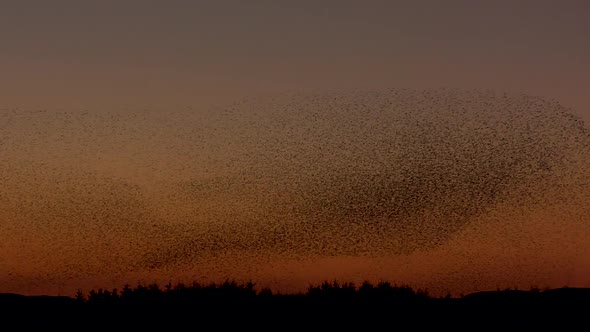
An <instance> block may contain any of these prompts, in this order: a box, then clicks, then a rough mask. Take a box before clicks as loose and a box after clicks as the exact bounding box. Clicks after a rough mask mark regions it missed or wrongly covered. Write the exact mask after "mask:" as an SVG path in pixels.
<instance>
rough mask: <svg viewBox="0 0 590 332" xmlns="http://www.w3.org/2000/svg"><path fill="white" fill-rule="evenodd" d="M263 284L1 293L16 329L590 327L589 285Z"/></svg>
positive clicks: (4, 318) (0, 305)
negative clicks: (448, 290)
mask: <svg viewBox="0 0 590 332" xmlns="http://www.w3.org/2000/svg"><path fill="white" fill-rule="evenodd" d="M254 286H255V285H254V284H253V283H245V284H238V283H236V282H232V281H226V282H224V283H221V284H210V285H201V284H198V283H194V284H191V285H185V284H177V285H174V286H173V285H171V284H168V285H166V286H164V287H162V288H161V287H160V286H158V285H156V284H152V285H147V286H144V285H138V286H136V287H134V288H132V287H129V286H125V287H124V288H123V289H122V290H111V291H109V290H102V289H99V290H92V291H90V292H89V293H88V294H83V293H82V292H79V293H78V294H77V295H76V296H75V297H51V296H28V297H27V296H22V295H17V294H0V308H1V309H2V311H1V315H2V321H3V322H4V323H3V324H5V326H8V327H10V328H9V329H7V330H31V329H34V330H46V329H49V328H52V329H55V328H57V329H60V330H64V329H68V330H69V329H75V330H108V331H110V330H133V331H135V330H150V331H151V330H153V329H161V330H183V331H199V330H218V329H225V328H233V329H239V330H246V329H250V328H254V329H257V330H267V329H272V330H316V329H327V330H330V331H332V330H346V331H348V330H355V329H356V330H361V331H362V330H380V331H385V330H387V331H397V330H400V331H405V330H444V331H446V330H469V331H481V330H494V331H527V330H543V331H545V330H556V331H563V330H579V331H586V330H588V328H589V326H590V320H589V319H588V318H589V317H588V314H589V313H590V310H589V309H590V289H586V288H560V289H551V290H544V291H541V290H537V289H532V290H530V291H522V290H498V291H491V292H479V293H473V294H469V295H466V296H463V297H460V298H453V297H450V296H447V297H443V298H436V297H432V296H430V295H429V294H428V293H427V292H426V291H423V290H414V289H412V288H411V287H408V286H397V285H392V284H390V283H387V282H382V283H379V284H377V285H373V284H370V283H368V282H365V283H363V284H361V285H360V286H355V285H354V284H350V283H343V284H341V283H338V282H324V283H322V284H321V285H317V286H310V287H309V289H308V291H307V292H306V293H305V294H273V293H272V291H270V290H268V289H263V290H260V291H257V290H255V288H254ZM13 324H14V325H13ZM0 330H2V329H1V328H0Z"/></svg>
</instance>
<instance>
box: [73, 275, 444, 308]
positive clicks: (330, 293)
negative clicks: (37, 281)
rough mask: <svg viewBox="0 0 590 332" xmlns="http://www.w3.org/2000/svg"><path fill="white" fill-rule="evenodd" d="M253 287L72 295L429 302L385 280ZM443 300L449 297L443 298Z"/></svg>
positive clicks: (134, 299) (153, 300)
mask: <svg viewBox="0 0 590 332" xmlns="http://www.w3.org/2000/svg"><path fill="white" fill-rule="evenodd" d="M255 286H256V284H255V283H253V282H251V281H248V282H243V283H239V282H237V281H235V280H226V281H224V282H222V283H214V282H213V283H209V284H202V283H199V282H193V283H191V284H185V283H182V282H179V283H176V284H174V285H173V284H172V283H168V284H166V285H164V286H163V287H162V286H160V285H158V284H157V283H152V284H147V285H143V284H138V285H136V286H135V287H131V286H130V285H125V286H123V288H122V289H120V290H119V289H116V288H115V289H112V290H107V289H96V290H94V289H93V290H91V291H90V292H88V293H87V294H85V293H84V292H82V290H79V291H78V292H77V294H76V295H75V300H76V301H77V302H78V303H82V304H88V305H116V304H124V305H131V304H134V305H155V304H160V303H162V304H166V305H170V304H175V303H180V304H183V305H185V304H191V303H194V304H196V303H199V302H206V303H212V302H221V303H225V304H228V303H234V302H239V303H243V302H248V301H249V302H254V301H258V302H260V301H265V300H266V301H268V300H271V299H277V298H281V299H287V298H288V299H302V298H305V299H310V300H314V301H322V300H335V301H339V302H340V301H345V302H350V301H359V300H360V301H363V300H365V301H379V302H392V303H393V302H400V303H405V304H410V303H423V302H426V301H428V300H431V299H433V297H431V296H430V295H429V293H428V291H427V290H423V289H418V290H414V289H413V288H412V287H410V286H408V285H397V284H392V283H390V282H387V281H383V282H379V283H377V284H373V283H371V282H369V281H365V282H363V283H362V284H360V285H359V286H357V285H355V283H351V282H344V283H341V282H339V281H324V282H322V283H320V284H317V285H310V286H309V287H308V289H307V291H306V292H305V293H297V294H281V293H273V291H272V290H271V289H269V288H262V289H261V290H257V289H256V288H255ZM445 298H447V299H448V298H450V295H449V296H446V297H445Z"/></svg>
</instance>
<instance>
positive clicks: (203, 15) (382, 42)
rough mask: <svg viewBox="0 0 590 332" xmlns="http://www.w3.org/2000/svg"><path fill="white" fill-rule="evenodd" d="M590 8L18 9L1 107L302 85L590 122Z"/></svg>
mask: <svg viewBox="0 0 590 332" xmlns="http://www.w3.org/2000/svg"><path fill="white" fill-rule="evenodd" d="M588 22H590V4H589V3H588V2H587V1H584V0H573V1H568V0H566V1H557V0H555V1H545V0H542V1H533V0H531V1H512V0H510V1H477V2H474V1H467V0H465V1H454V0H452V1H306V0H303V1H290V2H282V1H281V2H277V1H247V2H246V1H223V0H222V1H175V0H173V1H150V0H148V1H119V0H117V1H112V0H106V1H75V0H72V1H61V0H56V1H26V0H25V1H20V0H19V1H10V0H4V1H2V2H1V3H0V40H1V43H0V72H1V73H2V75H1V76H0V107H3V108H21V109H39V108H42V109H58V108H61V109H78V108H84V109H97V110H100V109H105V107H111V108H113V107H114V108H119V109H121V108H123V109H125V108H151V109H154V108H157V109H163V108H169V107H173V106H182V107H184V106H199V105H203V104H208V103H210V102H218V101H220V100H227V99H228V98H233V97H236V96H244V95H252V94H258V93H260V94H263V93H269V92H274V91H290V90H293V89H298V90H305V89H312V90H313V89H320V90H326V89H340V88H353V89H356V88H373V87H418V88H425V87H469V88H494V89H500V90H509V91H516V92H527V93H530V94H534V95H541V96H544V97H546V98H554V99H556V100H558V101H560V102H562V103H563V104H564V105H565V106H568V107H572V108H574V109H575V110H576V111H577V112H578V113H579V114H582V115H583V116H584V117H585V119H587V120H588V119H590V94H588V93H587V87H588V86H590V61H588V59H589V58H590V43H588V42H587V36H588V33H589V32H590V23H588Z"/></svg>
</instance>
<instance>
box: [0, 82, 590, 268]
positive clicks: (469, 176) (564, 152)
mask: <svg viewBox="0 0 590 332" xmlns="http://www.w3.org/2000/svg"><path fill="white" fill-rule="evenodd" d="M0 155H1V156H2V157H1V158H2V161H1V162H0V182H1V183H2V186H0V234H2V239H1V241H0V243H2V244H0V261H4V267H3V266H2V265H1V263H0V268H4V269H6V270H7V271H8V270H10V271H12V270H15V271H16V272H18V271H17V270H18V269H19V268H18V266H19V264H22V263H23V262H26V263H27V264H28V265H29V266H32V267H33V268H34V269H38V270H42V271H49V272H47V273H49V274H50V273H55V274H56V275H57V274H59V273H62V274H64V275H65V274H67V275H69V276H75V275H76V274H79V275H83V274H85V273H93V272H97V271H101V273H109V271H111V272H112V273H115V272H116V271H121V270H126V269H129V270H150V269H158V268H165V267H168V266H183V265H194V264H199V263H200V262H204V261H210V260H214V259H215V258H216V257H219V255H223V254H228V253H230V254H236V255H238V256H240V255H242V254H243V255H244V256H247V255H249V256H278V257H286V258H289V259H305V258H306V257H311V256H314V257H316V256H341V255H347V256H351V255H352V256H358V255H363V256H387V255H398V254H407V253H411V252H414V251H416V250H428V249H429V248H433V247H436V246H439V245H442V244H444V243H445V241H447V240H448V239H449V238H451V237H452V236H453V235H454V234H457V232H461V230H462V229H463V228H465V227H467V226H468V225H469V224H470V223H471V222H473V221H474V220H476V219H477V218H478V217H479V216H481V215H483V214H486V213H488V212H489V211H491V210H493V209H495V208H496V207H497V206H498V205H499V204H502V205H503V206H504V207H505V206H514V207H515V208H527V209H531V210H534V209H536V208H538V207H543V206H547V205H551V204H567V203H568V197H571V196H572V195H574V196H575V195H577V196H576V197H582V199H586V198H587V197H589V196H588V194H589V193H590V186H589V183H588V179H589V178H590V177H589V175H590V169H589V166H588V164H589V163H588V161H590V134H589V132H588V129H587V128H586V127H585V126H584V123H583V122H582V121H581V120H580V119H578V118H576V117H575V116H573V115H572V114H571V113H569V111H568V110H567V109H566V108H564V107H562V106H560V105H559V104H558V103H556V102H552V101H547V100H544V99H542V98H537V97H532V96H525V95H507V94H503V93H496V92H493V91H456V90H449V89H441V90H425V91H418V90H383V91H370V92H359V91H356V92H346V93H326V94H319V93H318V94H295V93H294V94H285V95H276V96H273V97H264V98H252V99H247V100H242V101H238V102H235V103H232V104H228V105H223V106H219V107H216V108H213V109H206V110H201V109H199V110H193V109H186V110H170V111H166V110H162V111H149V110H121V111H113V112H106V111H105V112H97V111H75V112H65V111H19V110H2V111H1V112H0ZM564 206H565V205H564ZM574 208H575V207H574ZM219 264H224V263H223V262H219ZM56 269H61V270H60V271H61V272H59V273H58V272H56V271H57V270H56ZM23 271H24V270H22V271H20V272H19V273H21V274H22V273H25V272H23ZM56 278H57V277H56Z"/></svg>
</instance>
